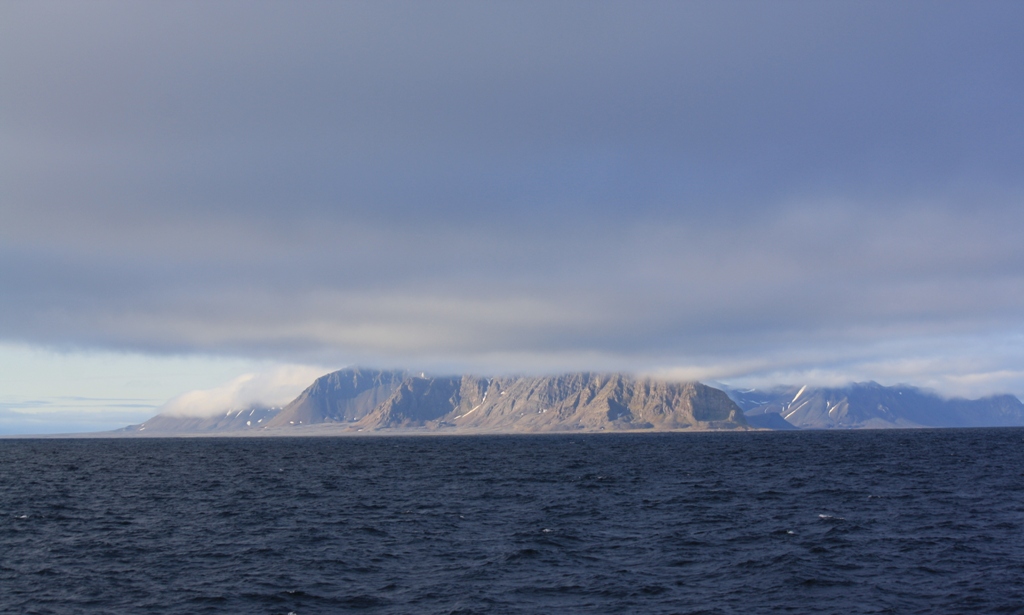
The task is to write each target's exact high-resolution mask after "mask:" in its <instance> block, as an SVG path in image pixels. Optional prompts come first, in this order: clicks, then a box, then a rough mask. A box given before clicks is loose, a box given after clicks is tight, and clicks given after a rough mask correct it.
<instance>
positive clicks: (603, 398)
mask: <svg viewBox="0 0 1024 615" xmlns="http://www.w3.org/2000/svg"><path fill="white" fill-rule="evenodd" d="M326 422H334V423H348V424H350V425H351V426H352V428H353V429H359V430H362V431H376V430H380V429H391V428H400V429H401V428H405V429H410V428H419V429H428V430H429V429H438V430H455V431H487V432H543V431H568V430H585V431H601V430H631V429H655V430H661V429H733V428H745V427H746V426H747V423H746V420H745V419H744V417H743V413H742V412H741V411H740V409H739V407H737V406H736V404H734V403H733V402H732V401H731V400H730V399H729V397H728V396H727V395H726V394H725V393H723V392H722V391H719V390H718V389H713V388H711V387H708V386H705V385H703V384H700V383H699V382H683V383H680V382H663V381H658V380H652V379H646V378H634V377H632V376H628V375H624V374H589V373H578V374H565V375H561V376H549V377H503V378H481V377H478V376H461V377H460V376H455V377H436V378H435V377H423V376H421V377H413V376H410V375H408V374H405V373H404V372H382V371H375V370H360V369H349V370H342V371H340V372H335V373H333V374H328V375H327V376H324V377H323V378H320V379H319V380H317V381H316V382H315V383H313V385H312V386H310V387H309V388H308V389H307V390H306V391H305V392H303V393H302V395H300V396H299V397H298V398H297V399H296V400H295V401H293V402H292V403H290V404H288V406H286V407H285V409H284V410H282V412H281V413H280V414H279V415H278V416H277V417H275V418H274V419H273V420H272V421H271V422H270V424H269V425H268V426H269V427H278V426H290V425H300V424H301V425H309V424H313V423H326Z"/></svg>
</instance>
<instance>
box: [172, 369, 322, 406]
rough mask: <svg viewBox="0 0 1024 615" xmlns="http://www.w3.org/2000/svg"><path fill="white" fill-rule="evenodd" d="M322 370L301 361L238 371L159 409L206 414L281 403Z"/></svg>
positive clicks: (279, 404) (309, 382)
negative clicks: (252, 370) (246, 372)
mask: <svg viewBox="0 0 1024 615" xmlns="http://www.w3.org/2000/svg"><path fill="white" fill-rule="evenodd" d="M323 374H324V371H323V370H322V369H318V368H314V367H309V366H305V365H283V366H278V367H275V368H273V369H269V370H267V371H264V372H258V373H250V374H242V375H241V376H239V377H237V378H234V379H233V380H231V381H229V382H226V383H224V384H222V385H221V386H218V387H215V388H212V389H204V390H197V391H189V392H187V393H183V394H181V395H179V396H177V397H175V398H174V399H171V400H170V401H168V402H167V403H166V404H164V405H163V406H161V407H160V408H159V413H160V414H163V415H167V416H193V417H210V416H214V415H216V414H219V413H222V412H224V411H225V409H228V410H230V409H239V408H249V407H251V406H254V405H260V406H269V407H282V406H284V405H285V404H287V403H288V402H290V401H291V400H293V399H294V398H295V397H297V396H298V394H299V393H301V392H302V391H303V390H304V389H305V388H306V387H308V386H309V385H311V384H312V383H313V381H314V380H316V379H317V378H319V377H320V376H322V375H323Z"/></svg>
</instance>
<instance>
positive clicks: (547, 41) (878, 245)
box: [0, 2, 1024, 390]
mask: <svg viewBox="0 0 1024 615" xmlns="http://www.w3.org/2000/svg"><path fill="white" fill-rule="evenodd" d="M48 6H49V8H48V9H47V8H44V9H40V8H37V5H35V4H20V5H8V6H6V7H5V9H4V11H5V19H3V20H2V22H3V25H0V77H2V78H3V80H4V82H5V83H6V84H8V86H7V87H5V88H4V90H3V93H2V94H0V118H3V119H0V132H2V136H3V138H4V142H5V143H6V145H5V146H4V148H3V149H2V150H0V162H2V165H0V174H2V176H0V179H2V182H0V291H2V293H3V295H4V299H5V307H4V310H3V311H2V312H0V337H2V338H4V339H9V340H21V341H28V342H32V343H47V344H66V343H70V344H81V345H86V346H102V347H114V348H131V349H142V350H147V351H152V352H192V351H196V352H214V353H217V352H223V353H243V354H251V355H258V356H280V357H282V358H286V359H289V360H311V361H324V362H328V363H333V362H336V361H338V360H353V361H357V360H369V361H375V362H378V363H382V364H383V363H386V364H390V365H397V364H402V363H403V362H419V363H421V364H422V363H429V364H432V365H450V366H470V367H472V366H475V365H499V364H500V365H501V366H503V367H507V368H510V369H534V368H536V367H537V366H559V367H592V366H611V367H616V368H629V367H630V366H639V368H645V369H646V368H648V367H649V368H652V369H654V368H657V367H658V366H664V365H674V364H679V363H687V364H698V363H706V364H708V365H711V364H715V365H723V366H724V365H726V364H728V365H732V366H737V365H739V366H742V365H747V366H755V367H748V368H744V369H749V370H755V371H756V370H761V371H762V372H764V371H765V370H770V369H771V367H770V366H769V365H767V364H766V363H765V361H764V360H762V358H763V357H771V361H774V362H775V364H776V365H777V366H781V365H784V364H787V365H788V363H787V361H789V359H787V358H786V357H787V356H790V354H794V355H799V357H797V358H796V359H793V362H794V364H800V365H807V364H808V363H807V362H808V361H810V360H812V359H813V360H814V361H819V362H821V364H829V361H830V359H829V357H830V356H831V357H833V359H834V360H832V364H835V365H839V366H840V367H837V368H836V369H840V368H841V366H842V365H846V364H847V363H846V362H848V357H849V356H853V355H857V356H858V357H860V356H861V355H859V354H858V353H859V352H860V351H858V350H856V348H858V345H857V344H858V340H859V343H860V344H861V346H859V347H860V348H862V349H868V350H864V352H866V353H867V354H869V355H870V354H872V353H874V352H877V351H878V350H877V346H876V344H878V343H881V342H882V341H885V340H887V339H901V340H918V341H917V342H914V343H916V344H918V345H917V346H915V348H918V349H922V348H925V347H926V346H927V340H929V339H931V338H932V337H933V336H937V335H951V334H956V335H989V334H992V332H998V331H1012V330H1016V328H1019V327H1020V325H1021V324H1022V323H1021V320H1020V316H1019V314H1021V313H1024V312H1022V310H1021V308H1024V305H1022V304H1024V279H1022V278H1024V274H1022V273H1020V272H1022V271H1024V249H1022V248H1021V247H1020V245H1021V244H1020V241H1019V239H1018V229H1020V228H1024V224H1022V223H1024V219H1022V218H1024V213H1022V211H1024V208H1021V206H1020V205H1021V202H1022V198H1024V185H1022V179H1021V175H1020V173H1019V169H1020V168H1022V163H1024V149H1022V148H1024V134H1022V133H1021V131H1022V130H1024V121H1022V120H1024V117H1022V114H1024V100H1022V99H1024V78H1022V77H1024V75H1022V73H1021V71H1020V66H1019V65H1020V62H1019V58H1021V57H1024V39H1022V38H1021V37H1020V36H1019V32H1018V30H1019V28H1018V27H1016V24H1019V23H1021V22H1022V21H1024V20H1022V18H1024V9H1022V8H1021V6H1020V4H1019V3H1001V2H987V3H982V4H971V5H970V6H968V5H965V4H960V3H913V2H909V3H901V4H898V5H892V4H891V3H863V2H861V3H828V4H825V3H786V4H775V5H771V4H769V5H760V4H751V3H686V4H678V3H645V4H642V5H639V6H637V5H632V4H631V5H627V4H625V3H586V4H582V3H550V2H546V3H537V4H529V3H526V4H523V3H510V4H500V3H489V4H478V3H432V4H429V5H422V4H415V3H373V4H365V5H359V4H336V3H304V4H302V5H298V6H291V5H281V4H271V3H268V4H244V5H243V4H231V3H219V4H217V5H204V4H198V3H197V4H185V3H176V4H160V5H134V4H116V3H115V4H107V3H91V4H87V5H73V4H66V5H65V4H57V5H48ZM907 343H910V342H907ZM794 349H798V350H794ZM947 350H948V349H946V350H943V351H942V352H947ZM901 352H903V353H904V355H906V356H909V355H910V354H913V352H918V351H916V350H910V349H903V350H901ZM851 353H852V354H851ZM872 356H873V355H872ZM801 357H802V358H801ZM850 360H852V359H850ZM870 360H871V359H870V357H869V358H863V357H861V358H857V359H856V361H861V362H868V363H869V362H870ZM858 364H860V363H858ZM865 364H867V363H865ZM736 369H737V368H735V367H729V368H725V367H723V368H722V369H721V370H720V372H721V373H723V374H734V373H737V372H736ZM780 369H781V368H780ZM801 369H804V368H803V367H802V368H801ZM858 369H859V368H858ZM879 369H881V368H879ZM993 369H996V367H993ZM741 371H742V369H741ZM1015 386H1020V389H1021V390H1024V380H1022V381H1021V384H1020V385H1015Z"/></svg>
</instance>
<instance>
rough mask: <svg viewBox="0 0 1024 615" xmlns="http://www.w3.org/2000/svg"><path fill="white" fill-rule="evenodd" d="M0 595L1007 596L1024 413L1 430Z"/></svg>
mask: <svg viewBox="0 0 1024 615" xmlns="http://www.w3.org/2000/svg"><path fill="white" fill-rule="evenodd" d="M0 612H2V613H26V614H28V613H39V614H42V613H53V614H73V613H75V614H77V613H161V614H163V613H180V614H190V615H191V614H196V613H268V614H280V615H288V614H295V615H313V614H318V613H350V612H352V613H373V614H385V613H386V614H400V613H401V614H406V613H410V614H421V613H427V614H429V613H445V614H470V613H481V614H482V613H487V614H492V613H493V614H502V613H509V614H512V613H517V614H518V613H602V614H604V613H630V614H632V613H639V614H647V613H651V614H661V613H664V614H669V613H694V614H696V613H707V614H711V613H723V614H724V613H736V614H744V615H748V614H756V613H837V614H838V613H842V614H844V615H848V614H854V613H900V614H903V613H929V614H931V613H957V614H960V613H1024V429H1018V428H1004V429H948V430H899V431H841V432H837V431H817V432H756V433H751V432H746V433H617V434H592V435H582V434H563V435H506V436H435V437H428V436H419V437H335V438H327V437H324V438H191V439H189V438H167V439H158V438H151V439H38V440H32V439H22V440H13V439H11V440H0Z"/></svg>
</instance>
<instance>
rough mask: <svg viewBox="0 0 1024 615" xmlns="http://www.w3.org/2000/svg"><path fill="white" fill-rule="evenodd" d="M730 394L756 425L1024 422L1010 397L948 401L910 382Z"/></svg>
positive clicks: (985, 424)
mask: <svg viewBox="0 0 1024 615" xmlns="http://www.w3.org/2000/svg"><path fill="white" fill-rule="evenodd" d="M729 395H730V397H731V398H732V399H733V401H735V402H736V403H737V405H739V406H740V408H742V409H743V411H744V413H745V414H746V416H747V417H748V419H749V421H750V423H751V424H753V425H756V426H759V427H760V426H768V425H767V422H766V421H774V422H775V423H776V424H777V425H782V424H781V423H779V422H778V419H782V420H783V421H785V422H787V423H789V424H791V425H793V426H795V427H798V428H800V429H857V428H877V429H882V428H894V427H895V428H898V427H1004V426H1018V425H1024V404H1021V402H1020V400H1019V399H1017V398H1016V397H1014V396H1012V395H996V396H992V397H985V398H982V399H974V400H970V399H960V398H954V399H946V398H943V397H940V396H938V395H935V394H934V393H930V392H927V391H924V390H921V389H918V388H915V387H911V386H906V385H899V386H893V387H885V386H882V385H880V384H878V383H876V382H866V383H857V384H851V385H849V386H846V387H839V388H812V387H807V386H804V387H795V386H794V387H779V388H776V389H771V390H768V391H763V390H730V391H729ZM773 415H774V416H775V417H778V418H774V417H773ZM762 417H763V418H762ZM774 428H778V427H774Z"/></svg>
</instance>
